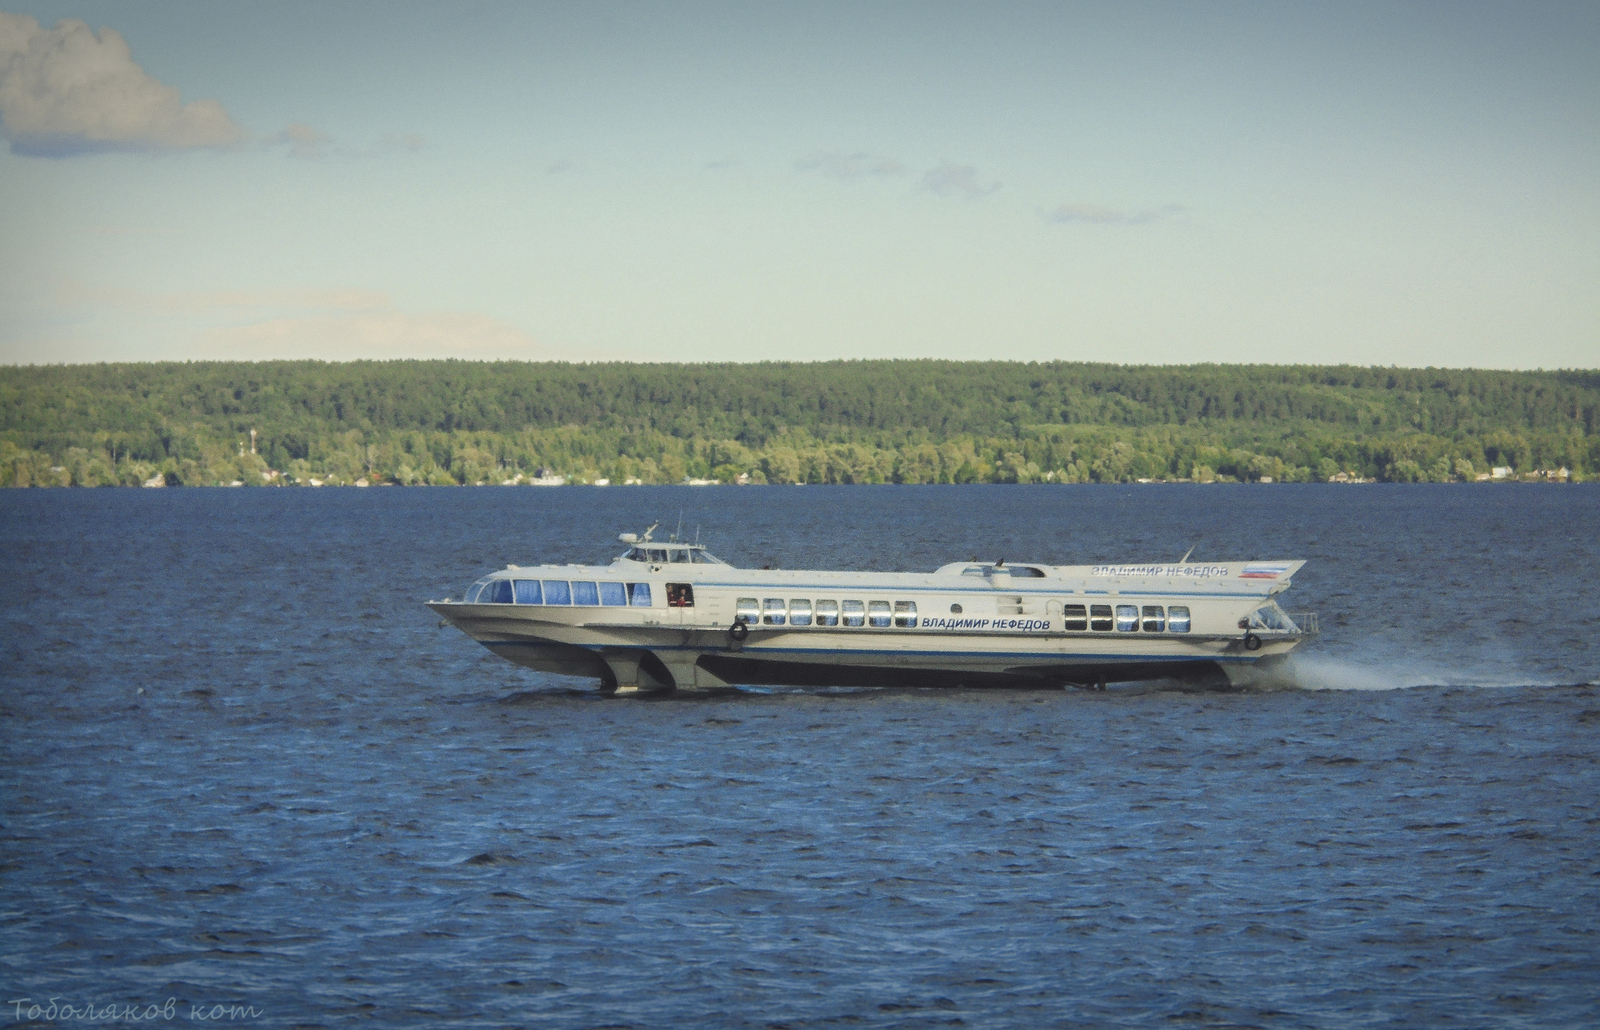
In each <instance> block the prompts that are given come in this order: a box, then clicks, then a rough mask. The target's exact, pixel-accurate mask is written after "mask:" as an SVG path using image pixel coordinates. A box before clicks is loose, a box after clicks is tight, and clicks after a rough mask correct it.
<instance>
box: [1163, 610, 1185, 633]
mask: <svg viewBox="0 0 1600 1030" xmlns="http://www.w3.org/2000/svg"><path fill="white" fill-rule="evenodd" d="M1167 628H1168V629H1170V630H1172V632H1174V633H1187V632H1189V609H1188V608H1187V607H1186V606H1184V605H1179V604H1175V605H1173V606H1172V607H1171V608H1168V609H1167Z"/></svg>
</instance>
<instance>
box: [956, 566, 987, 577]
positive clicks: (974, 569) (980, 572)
mask: <svg viewBox="0 0 1600 1030" xmlns="http://www.w3.org/2000/svg"><path fill="white" fill-rule="evenodd" d="M993 571H994V570H993V569H985V568H983V567H981V566H978V565H968V566H967V567H966V568H964V569H962V570H961V574H962V575H963V576H987V575H988V574H989V573H991V572H993Z"/></svg>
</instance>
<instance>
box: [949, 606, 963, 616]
mask: <svg viewBox="0 0 1600 1030" xmlns="http://www.w3.org/2000/svg"><path fill="white" fill-rule="evenodd" d="M950 614H951V615H960V614H961V606H960V605H959V604H953V605H951V606H950Z"/></svg>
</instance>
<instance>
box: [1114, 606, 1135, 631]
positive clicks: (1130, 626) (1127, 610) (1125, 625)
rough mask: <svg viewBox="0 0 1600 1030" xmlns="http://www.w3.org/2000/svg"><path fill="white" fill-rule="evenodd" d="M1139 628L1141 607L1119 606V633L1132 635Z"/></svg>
mask: <svg viewBox="0 0 1600 1030" xmlns="http://www.w3.org/2000/svg"><path fill="white" fill-rule="evenodd" d="M1138 628H1139V606H1138V605H1133V604H1119V605H1117V632H1118V633H1132V632H1133V631H1134V630H1137V629H1138Z"/></svg>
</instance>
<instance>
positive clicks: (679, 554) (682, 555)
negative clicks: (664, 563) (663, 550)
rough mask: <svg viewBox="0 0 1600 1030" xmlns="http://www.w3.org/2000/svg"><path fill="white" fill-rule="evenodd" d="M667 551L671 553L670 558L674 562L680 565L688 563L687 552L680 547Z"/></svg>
mask: <svg viewBox="0 0 1600 1030" xmlns="http://www.w3.org/2000/svg"><path fill="white" fill-rule="evenodd" d="M667 553H668V554H670V555H672V560H673V561H674V562H677V563H678V564H680V565H687V564H689V552H688V551H686V550H684V549H683V548H681V547H678V548H673V549H672V550H671V551H669V552H667Z"/></svg>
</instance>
